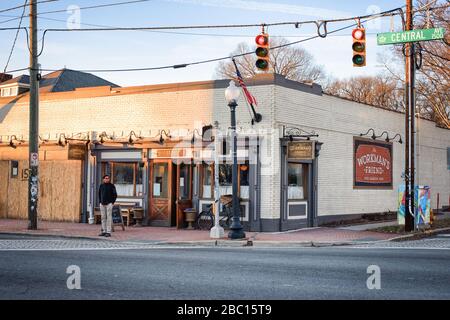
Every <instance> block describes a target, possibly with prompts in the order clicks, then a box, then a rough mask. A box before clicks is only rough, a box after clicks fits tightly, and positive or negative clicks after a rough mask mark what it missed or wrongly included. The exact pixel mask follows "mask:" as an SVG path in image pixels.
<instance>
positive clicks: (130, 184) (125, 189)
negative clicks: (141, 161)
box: [112, 163, 134, 197]
mask: <svg viewBox="0 0 450 320" xmlns="http://www.w3.org/2000/svg"><path fill="white" fill-rule="evenodd" d="M133 176H134V164H133V163H115V164H114V165H113V171H112V182H113V183H114V185H115V186H116V190H117V194H118V195H119V196H126V197H132V196H134V177H133Z"/></svg>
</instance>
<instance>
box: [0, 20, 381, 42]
mask: <svg viewBox="0 0 450 320" xmlns="http://www.w3.org/2000/svg"><path fill="white" fill-rule="evenodd" d="M17 19H20V17H14V19H13V20H17ZM40 19H43V20H49V21H55V22H63V23H67V20H62V19H55V18H48V17H40ZM8 21H9V20H8ZM0 23H2V22H0ZM80 25H84V26H90V27H99V28H118V27H114V26H109V25H101V24H92V23H86V22H80ZM39 31H45V29H39ZM137 31H143V32H152V33H162V34H174V35H188V36H207V37H208V36H209V37H233V38H253V37H254V35H244V34H223V33H198V32H177V31H163V30H137ZM366 34H367V35H376V34H377V33H375V32H373V33H366ZM306 36H310V35H309V34H303V35H302V34H296V35H271V38H299V37H306ZM333 36H345V35H333Z"/></svg>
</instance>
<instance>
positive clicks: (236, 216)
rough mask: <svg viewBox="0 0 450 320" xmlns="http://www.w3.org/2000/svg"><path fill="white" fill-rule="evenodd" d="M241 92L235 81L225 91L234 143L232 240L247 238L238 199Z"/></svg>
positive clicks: (230, 234) (229, 234)
mask: <svg viewBox="0 0 450 320" xmlns="http://www.w3.org/2000/svg"><path fill="white" fill-rule="evenodd" d="M240 93H241V91H240V89H239V88H238V87H236V85H235V84H234V81H230V85H229V86H228V88H227V89H226V90H225V98H226V100H227V102H228V106H229V107H230V111H231V142H232V157H233V170H232V179H233V222H232V224H231V227H230V230H231V231H230V232H229V233H228V238H230V239H242V238H245V233H244V230H243V228H242V224H241V221H240V220H241V217H240V205H239V199H238V196H237V195H238V182H237V181H238V177H237V175H238V166H237V137H236V107H237V100H238V98H239V95H240Z"/></svg>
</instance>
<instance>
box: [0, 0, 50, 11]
mask: <svg viewBox="0 0 450 320" xmlns="http://www.w3.org/2000/svg"><path fill="white" fill-rule="evenodd" d="M55 1H59V0H43V1H39V2H36V4H41V3H47V2H55ZM26 6H27V5H26V4H25V5H21V6H17V7H12V8H7V9H2V10H0V13H2V12H7V11H13V10H17V9H20V8H24V9H25V8H26Z"/></svg>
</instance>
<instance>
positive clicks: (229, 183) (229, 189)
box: [219, 164, 233, 195]
mask: <svg viewBox="0 0 450 320" xmlns="http://www.w3.org/2000/svg"><path fill="white" fill-rule="evenodd" d="M219 193H220V195H226V194H233V166H232V165H231V164H220V165H219Z"/></svg>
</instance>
